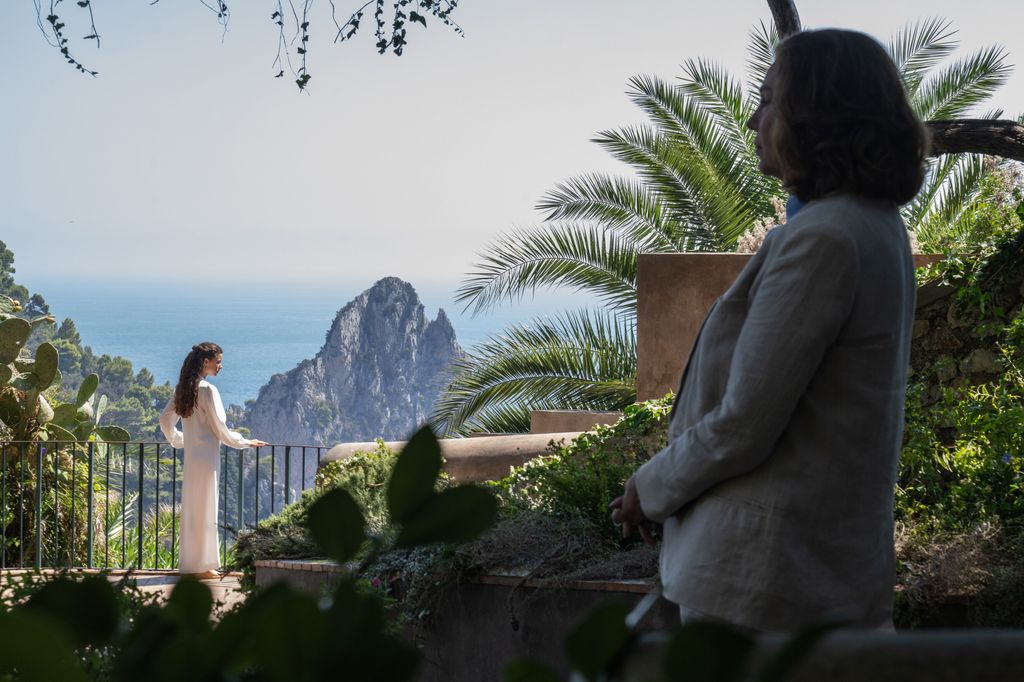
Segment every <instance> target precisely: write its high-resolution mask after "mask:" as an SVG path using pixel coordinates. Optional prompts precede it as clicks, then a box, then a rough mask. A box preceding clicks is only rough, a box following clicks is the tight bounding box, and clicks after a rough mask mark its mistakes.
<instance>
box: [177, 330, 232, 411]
mask: <svg viewBox="0 0 1024 682" xmlns="http://www.w3.org/2000/svg"><path fill="white" fill-rule="evenodd" d="M223 352H224V351H223V350H222V349H221V347H220V346H218V345H217V344H215V343H213V342H212V341H203V342H202V343H197V344H196V345H194V346H192V350H191V351H189V354H188V355H186V356H185V362H183V363H181V374H179V375H178V385H177V386H175V387H174V411H175V412H177V413H178V415H179V416H181V417H191V416H192V413H193V412H194V411H195V409H196V398H197V397H198V395H199V382H200V380H201V379H202V378H203V361H204V360H209V359H212V358H215V357H217V354H218V353H223Z"/></svg>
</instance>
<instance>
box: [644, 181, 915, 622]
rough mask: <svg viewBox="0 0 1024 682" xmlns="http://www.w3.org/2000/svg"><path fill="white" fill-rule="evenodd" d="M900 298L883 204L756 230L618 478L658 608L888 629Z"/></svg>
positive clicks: (829, 210) (902, 352)
mask: <svg viewBox="0 0 1024 682" xmlns="http://www.w3.org/2000/svg"><path fill="white" fill-rule="evenodd" d="M915 295H916V287H915V284H914V265H913V260H912V257H911V253H910V247H909V243H908V239H907V234H906V229H905V227H904V224H903V221H902V220H901V218H900V215H899V213H898V210H897V207H896V206H895V205H894V204H891V203H888V202H879V201H873V200H867V199H863V198H858V197H854V196H850V195H839V196H832V197H828V198H824V199H820V200H817V201H813V202H810V203H809V204H807V205H806V206H805V207H804V208H803V209H802V210H801V211H800V212H799V213H798V214H797V215H796V216H795V217H794V218H793V219H792V220H790V221H789V222H788V223H787V224H786V225H783V226H780V227H777V228H775V229H773V230H771V231H769V232H768V235H767V238H766V240H765V242H764V244H763V246H762V247H761V249H760V251H758V253H757V254H756V255H755V256H754V257H753V258H752V259H751V260H750V262H749V263H748V264H747V267H746V268H744V270H743V271H742V272H741V273H740V275H739V277H738V278H737V279H736V281H735V283H734V284H733V285H732V286H731V287H730V288H729V290H728V291H727V292H726V293H725V294H723V295H722V297H721V298H719V299H718V300H717V301H716V302H715V304H714V305H712V307H711V309H710V311H709V312H708V315H707V317H706V318H705V320H704V324H703V326H702V328H701V331H700V332H699V333H698V336H697V339H696V341H695V343H694V348H693V350H692V352H691V354H690V359H689V361H688V363H687V366H686V369H685V370H684V372H683V377H682V380H681V382H680V388H679V392H678V394H677V399H676V404H675V406H674V407H673V413H672V416H671V419H670V424H669V444H668V446H667V447H666V448H665V449H664V450H662V451H661V452H659V453H658V454H657V455H655V456H654V457H653V458H652V459H651V460H650V461H648V462H647V463H645V464H644V465H643V466H642V467H640V469H639V470H638V471H637V473H636V476H635V482H636V485H637V491H638V494H639V497H640V504H641V508H642V509H643V511H644V513H645V514H646V515H647V516H648V517H649V518H650V519H652V520H654V521H657V522H660V523H662V524H664V528H663V540H662V547H661V560H660V563H661V580H662V583H663V587H664V594H665V596H666V597H667V598H669V599H670V600H672V601H674V602H676V603H677V604H679V605H681V606H683V607H686V608H689V609H692V610H696V611H698V612H701V613H703V614H706V615H708V616H711V617H716V618H721V619H724V620H727V621H729V622H732V623H735V624H738V625H742V626H745V627H750V628H754V629H757V630H790V629H794V628H798V627H801V626H803V625H807V624H810V623H814V622H819V621H821V620H824V619H832V618H840V619H843V620H845V621H847V622H848V623H850V624H851V625H854V626H858V625H859V626H864V627H880V626H881V627H884V626H885V625H886V624H891V619H892V597H893V583H894V575H895V570H894V567H895V559H894V549H893V494H894V485H895V479H896V467H897V462H898V457H899V450H900V444H901V438H902V431H903V405H904V397H905V387H906V370H907V365H908V361H909V355H910V338H911V329H912V324H913V313H914V304H915Z"/></svg>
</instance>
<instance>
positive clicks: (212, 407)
mask: <svg viewBox="0 0 1024 682" xmlns="http://www.w3.org/2000/svg"><path fill="white" fill-rule="evenodd" d="M198 402H199V405H198V407H199V408H200V409H202V411H203V417H204V418H205V419H206V425H207V426H209V427H210V430H211V431H213V433H214V434H215V435H216V436H217V440H219V441H220V442H221V443H224V445H227V446H228V447H229V448H238V449H239V450H242V449H244V448H247V447H249V444H250V442H251V441H250V440H249V439H248V438H242V435H241V434H240V433H237V432H235V431H232V430H231V429H229V428H228V425H227V423H226V422H227V415H226V414H224V404H223V403H222V402H221V401H220V392H219V391H218V390H217V387H216V386H214V385H213V384H203V385H200V386H199V401H198Z"/></svg>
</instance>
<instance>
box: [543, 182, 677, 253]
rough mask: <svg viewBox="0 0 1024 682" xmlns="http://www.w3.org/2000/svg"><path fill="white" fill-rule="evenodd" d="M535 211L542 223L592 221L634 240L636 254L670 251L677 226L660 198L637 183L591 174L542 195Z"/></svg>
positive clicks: (672, 247) (643, 184)
mask: <svg viewBox="0 0 1024 682" xmlns="http://www.w3.org/2000/svg"><path fill="white" fill-rule="evenodd" d="M537 209H538V210H541V211H546V212H547V214H546V215H545V216H544V219H545V220H546V221H553V220H587V221H595V222H597V223H600V224H601V225H603V226H605V228H606V229H609V230H612V231H616V232H621V233H622V234H623V235H624V237H625V238H626V239H629V240H632V241H635V242H636V243H637V248H638V250H640V251H672V250H675V245H676V244H677V243H678V240H679V236H678V234H677V225H676V223H675V222H674V221H672V220H669V219H668V217H667V213H668V209H667V207H666V206H665V205H664V202H663V200H662V198H661V197H660V196H659V195H658V194H656V193H655V192H654V191H653V190H652V188H651V187H649V186H648V185H647V184H645V183H642V182H639V181H637V180H631V179H624V178H613V177H609V176H607V175H599V174H591V175H581V176H578V177H575V178H571V179H569V180H567V181H566V182H564V183H562V184H560V185H558V186H557V187H555V189H553V190H551V191H550V192H548V193H547V194H546V195H544V198H542V199H541V200H540V202H538V204H537Z"/></svg>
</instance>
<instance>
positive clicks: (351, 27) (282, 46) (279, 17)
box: [34, 0, 465, 92]
mask: <svg viewBox="0 0 1024 682" xmlns="http://www.w3.org/2000/svg"><path fill="white" fill-rule="evenodd" d="M315 1H316V0H287V4H288V10H290V11H286V9H285V0H274V3H275V4H276V9H275V10H274V11H273V13H272V14H271V15H270V20H271V21H272V22H273V23H274V24H275V25H276V26H277V27H278V39H277V56H276V57H275V59H274V61H273V63H272V65H271V68H272V69H273V70H275V71H276V73H275V75H274V77H275V78H282V77H284V75H285V71H286V70H288V71H291V73H292V75H294V77H295V84H296V85H297V86H298V88H299V91H300V92H301V91H303V90H305V89H306V86H307V85H308V84H309V81H310V78H312V76H311V75H310V73H309V69H308V66H307V56H308V53H309V43H310V30H309V28H310V24H311V18H310V17H311V14H312V10H313V4H314V2H315ZM34 2H35V6H36V19H37V24H38V25H39V30H40V31H41V32H42V33H43V35H44V37H45V38H46V40H47V42H49V43H50V45H52V46H53V47H55V48H56V49H57V50H58V51H59V52H60V53H61V55H62V56H63V57H64V58H65V60H66V61H67V62H68V63H69V64H71V65H72V66H73V67H74V68H75V69H77V70H78V71H80V72H82V73H86V74H89V75H90V76H93V77H95V76H97V75H98V73H99V72H97V71H93V70H91V69H88V68H86V67H85V66H84V65H83V64H82V63H81V62H80V61H79V60H78V59H77V58H75V57H74V56H72V54H71V48H70V44H69V40H68V38H67V35H66V34H67V31H66V30H65V29H66V27H67V26H68V24H67V23H66V21H65V19H64V18H63V17H62V16H61V15H59V14H58V13H57V7H58V6H59V5H60V4H61V2H63V0H49V6H48V10H47V9H46V8H44V6H43V3H44V0H34ZM157 2H159V0H152V2H150V4H151V5H155V4H156V3H157ZM199 2H201V3H202V4H203V6H205V7H206V8H208V9H209V10H210V11H211V12H213V13H214V14H216V16H217V21H218V22H219V23H220V24H221V25H222V26H223V27H224V32H225V33H226V32H227V29H228V22H229V21H230V18H231V10H230V9H229V8H228V5H227V2H226V1H225V0H199ZM329 2H330V5H331V10H330V11H331V19H332V21H333V22H334V26H335V29H336V33H335V36H334V42H335V43H341V42H344V41H346V40H350V39H351V38H352V37H354V36H355V35H356V33H357V32H358V31H359V29H360V26H361V22H362V20H363V16H364V14H365V13H366V12H367V11H368V10H369V9H370V7H371V6H372V7H373V17H374V23H375V36H376V38H377V42H376V48H377V52H378V53H379V54H385V53H386V52H388V51H389V50H390V51H391V52H393V53H394V54H395V55H396V56H401V55H402V54H403V53H404V51H405V48H406V45H407V44H408V30H407V26H408V24H409V23H410V22H412V23H419V24H422V25H423V27H424V28H426V26H427V17H428V16H431V17H434V18H436V19H437V20H439V21H440V22H441V23H442V24H443V25H445V26H447V27H449V28H451V29H452V30H454V31H455V33H457V34H458V35H460V36H462V35H465V33H464V31H463V30H462V27H461V26H459V25H458V24H457V23H455V22H454V21H453V20H452V18H451V15H452V13H453V12H454V11H455V10H456V9H457V7H458V3H459V0H394V4H393V6H392V7H391V10H390V15H391V16H390V19H391V21H390V31H389V30H388V16H387V15H388V14H389V12H388V11H386V9H385V0H367V2H365V3H364V4H363V5H362V6H361V7H359V9H357V10H355V11H354V12H352V13H351V15H350V16H349V18H348V19H347V20H346V21H345V22H344V23H339V21H338V8H337V6H336V5H335V0H329ZM75 4H76V5H78V7H79V8H81V9H84V10H87V11H88V14H89V19H88V22H89V26H90V28H91V30H90V32H89V34H88V35H86V36H84V37H83V38H82V40H95V41H96V46H97V47H99V45H100V34H99V31H98V30H97V29H96V21H95V17H94V15H93V11H92V0H77V2H76V3H75ZM300 4H301V8H300V7H298V6H297V5H300ZM292 27H294V30H292ZM293 49H294V50H295V55H294V56H295V61H294V62H293V60H292V50H293ZM296 66H297V68H296Z"/></svg>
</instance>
